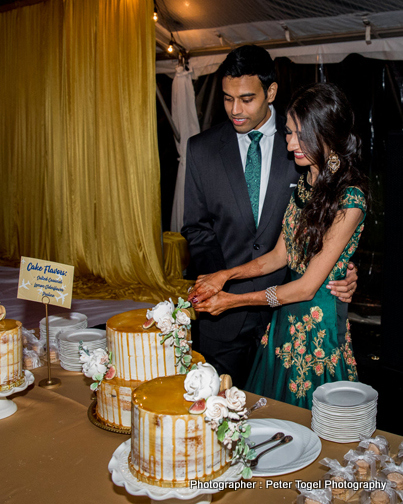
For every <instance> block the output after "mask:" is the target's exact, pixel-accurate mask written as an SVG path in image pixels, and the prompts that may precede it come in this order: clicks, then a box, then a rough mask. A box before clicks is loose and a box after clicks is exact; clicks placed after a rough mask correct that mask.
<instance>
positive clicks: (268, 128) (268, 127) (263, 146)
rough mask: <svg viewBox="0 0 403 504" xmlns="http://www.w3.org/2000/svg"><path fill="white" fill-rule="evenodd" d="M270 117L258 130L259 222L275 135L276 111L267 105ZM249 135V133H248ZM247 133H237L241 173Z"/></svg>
mask: <svg viewBox="0 0 403 504" xmlns="http://www.w3.org/2000/svg"><path fill="white" fill-rule="evenodd" d="M269 107H270V111H271V116H270V119H269V120H268V121H266V122H265V123H264V124H263V126H261V127H260V128H259V129H258V130H256V131H260V133H263V136H262V138H261V139H260V142H259V145H260V150H261V153H262V168H261V172H260V193H259V220H260V215H261V213H262V208H263V203H264V199H265V197H266V191H267V185H268V183H269V177H270V168H271V158H272V156H273V144H274V134H275V133H276V131H277V129H276V111H275V110H274V107H273V105H269ZM248 133H250V131H248ZM248 133H237V137H238V145H239V152H240V154H241V160H242V166H243V171H244V172H245V166H246V157H247V155H248V149H249V145H250V144H251V139H250V138H249V137H248Z"/></svg>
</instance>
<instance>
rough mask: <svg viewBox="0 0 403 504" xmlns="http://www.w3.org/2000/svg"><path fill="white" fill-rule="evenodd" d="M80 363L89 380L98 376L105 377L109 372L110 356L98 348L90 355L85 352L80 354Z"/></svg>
mask: <svg viewBox="0 0 403 504" xmlns="http://www.w3.org/2000/svg"><path fill="white" fill-rule="evenodd" d="M80 362H82V363H83V373H84V375H85V376H87V377H88V378H92V379H93V380H95V379H96V378H94V377H95V376H96V375H99V374H101V375H104V374H105V373H106V371H107V369H108V368H107V364H108V362H109V357H108V354H107V353H106V351H105V350H103V349H102V348H97V349H96V350H94V351H93V352H90V354H89V355H88V354H87V353H85V352H81V354H80Z"/></svg>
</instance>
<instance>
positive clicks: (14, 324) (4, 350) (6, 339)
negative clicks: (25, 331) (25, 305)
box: [0, 319, 25, 392]
mask: <svg viewBox="0 0 403 504" xmlns="http://www.w3.org/2000/svg"><path fill="white" fill-rule="evenodd" d="M21 326H22V324H21V322H18V320H12V319H6V320H2V321H0V392H6V391H7V390H11V389H12V388H14V387H19V386H20V385H22V384H23V383H24V381H25V375H24V371H23V369H22V363H23V358H22V338H21Z"/></svg>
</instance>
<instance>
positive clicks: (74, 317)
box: [39, 312, 87, 328]
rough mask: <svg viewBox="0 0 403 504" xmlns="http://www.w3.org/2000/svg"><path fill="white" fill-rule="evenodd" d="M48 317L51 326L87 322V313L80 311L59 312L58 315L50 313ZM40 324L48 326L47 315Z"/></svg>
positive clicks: (61, 326)
mask: <svg viewBox="0 0 403 504" xmlns="http://www.w3.org/2000/svg"><path fill="white" fill-rule="evenodd" d="M48 319H49V328H50V327H52V328H56V327H57V328H63V327H69V326H74V325H77V324H86V323H87V315H84V314H83V313H78V312H67V313H58V314H57V315H50V316H49V317H48ZM39 326H40V327H41V328H42V327H43V328H46V317H45V318H43V319H42V320H41V321H40V322H39Z"/></svg>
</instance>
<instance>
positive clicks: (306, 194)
mask: <svg viewBox="0 0 403 504" xmlns="http://www.w3.org/2000/svg"><path fill="white" fill-rule="evenodd" d="M297 189H298V197H299V199H300V200H301V201H302V203H304V204H305V203H306V202H307V201H308V200H309V199H311V196H312V189H313V188H312V187H310V188H309V189H307V188H306V187H305V183H304V176H302V177H300V178H299V180H298V186H297Z"/></svg>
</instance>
